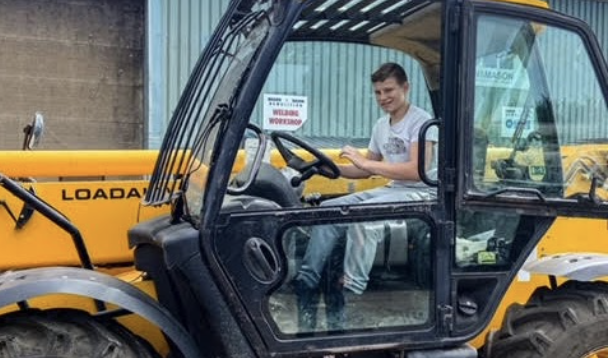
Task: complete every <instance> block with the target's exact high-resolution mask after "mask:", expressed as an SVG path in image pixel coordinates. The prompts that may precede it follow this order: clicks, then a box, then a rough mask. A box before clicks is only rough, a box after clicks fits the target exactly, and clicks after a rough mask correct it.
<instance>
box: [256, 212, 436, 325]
mask: <svg viewBox="0 0 608 358" xmlns="http://www.w3.org/2000/svg"><path fill="white" fill-rule="evenodd" d="M430 228H431V227H430V226H429V224H428V223H427V222H425V221H423V220H422V219H414V218H411V219H407V220H406V219H403V220H399V219H394V220H378V221H364V222H356V223H339V224H338V223H337V224H325V225H310V226H296V227H292V228H290V229H288V230H286V231H285V232H284V234H283V236H282V245H283V250H284V252H285V253H286V258H287V263H288V265H287V267H288V274H287V279H286V280H284V281H283V284H282V286H280V287H279V288H278V289H277V290H276V291H275V292H274V293H273V294H272V295H271V296H270V298H269V301H268V311H269V312H270V315H271V317H272V319H273V320H274V322H275V324H276V326H277V327H278V329H279V331H281V332H282V333H284V334H296V333H312V332H327V331H344V330H360V329H382V328H388V327H420V326H424V325H427V324H429V322H430V320H431V317H432V314H431V309H432V308H431V307H433V305H432V304H431V302H432V301H433V295H432V294H431V292H432V291H431V287H432V285H431V281H432V267H433V266H432V262H431V261H432V259H431V257H432V256H431V252H432V249H431V247H432V241H431V230H430ZM327 253H329V254H327ZM353 290H354V291H356V292H354V291H353Z"/></svg>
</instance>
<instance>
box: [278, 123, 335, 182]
mask: <svg viewBox="0 0 608 358" xmlns="http://www.w3.org/2000/svg"><path fill="white" fill-rule="evenodd" d="M270 138H272V141H273V142H274V144H275V146H276V147H277V150H278V151H279V153H280V154H281V156H282V157H283V159H284V160H285V162H286V163H287V166H288V167H290V168H292V169H295V170H297V171H298V172H300V174H301V175H302V176H301V177H300V178H298V179H296V178H293V179H296V180H295V181H294V180H293V179H292V185H294V186H298V185H299V184H300V182H302V181H304V180H306V179H308V178H310V177H311V176H313V175H315V174H319V175H322V176H324V177H326V178H329V179H336V178H338V177H339V176H340V169H338V166H337V165H336V164H335V163H334V162H333V161H332V160H331V159H329V157H328V156H327V155H325V154H323V152H321V151H320V150H318V149H316V148H313V147H312V146H311V145H310V144H308V143H306V142H304V141H302V140H301V139H298V138H296V137H294V136H292V135H291V134H288V133H285V132H272V133H270ZM284 142H287V143H291V144H295V145H296V146H298V147H300V148H302V149H304V150H305V151H307V152H308V153H310V154H312V156H313V157H314V159H313V160H312V161H309V162H307V161H305V160H304V159H302V157H300V156H298V155H297V154H295V153H294V152H293V151H291V150H290V149H289V148H287V147H286V146H285V144H284Z"/></svg>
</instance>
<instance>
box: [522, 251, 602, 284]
mask: <svg viewBox="0 0 608 358" xmlns="http://www.w3.org/2000/svg"><path fill="white" fill-rule="evenodd" d="M523 269H524V270H525V271H528V272H530V273H534V274H544V275H550V276H560V277H568V278H570V279H572V280H577V281H592V280H595V279H597V278H600V277H603V276H608V255H606V254H597V253H580V252H579V253H567V254H555V255H551V256H546V257H542V258H540V259H538V260H534V261H531V262H528V263H527V264H525V265H524V268H523Z"/></svg>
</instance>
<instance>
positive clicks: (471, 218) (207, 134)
mask: <svg viewBox="0 0 608 358" xmlns="http://www.w3.org/2000/svg"><path fill="white" fill-rule="evenodd" d="M302 41H320V42H322V44H323V46H333V45H337V46H340V45H343V43H349V44H352V45H353V46H355V47H356V48H357V49H359V50H361V51H362V50H363V49H365V48H366V47H367V46H379V47H383V48H386V49H387V51H391V56H392V55H394V54H401V55H402V56H409V57H410V58H413V59H415V60H416V61H418V63H419V64H420V68H421V70H422V72H423V73H424V78H425V80H426V83H425V85H426V86H427V87H428V90H429V96H430V100H431V103H432V109H433V112H434V115H435V117H436V118H437V119H436V120H433V121H430V122H428V123H427V124H426V125H425V126H424V127H423V129H422V130H421V136H420V138H419V140H418V143H419V144H420V145H424V144H425V133H427V131H428V130H430V129H431V128H433V127H437V128H438V130H439V136H440V141H439V143H438V145H437V161H438V174H437V175H438V176H437V179H434V178H433V177H431V176H430V175H429V174H428V173H427V172H426V171H425V169H426V165H425V164H426V163H425V161H426V159H425V158H424V157H421V158H419V162H420V168H419V175H420V178H421V180H423V181H424V182H426V183H427V184H428V185H431V186H436V187H437V192H438V198H437V200H434V201H429V202H398V203H387V204H386V205H374V206H364V205H362V206H350V207H318V206H317V205H316V204H317V203H318V202H319V201H320V200H323V199H324V198H325V197H327V196H331V194H330V193H329V191H331V190H332V188H334V187H333V186H331V184H330V183H332V181H331V179H327V180H326V181H325V182H324V183H328V184H327V188H325V189H326V190H327V192H325V193H324V194H323V195H321V196H314V195H313V196H306V197H305V198H304V200H300V198H299V197H298V195H297V191H296V190H295V188H296V187H299V185H300V184H301V183H303V182H307V181H308V180H310V181H312V180H317V179H318V178H319V177H326V178H333V177H336V175H337V174H338V173H337V172H336V168H335V165H334V161H333V160H331V159H330V158H329V157H328V156H327V155H326V154H325V153H324V152H322V151H320V150H318V149H316V147H315V146H312V145H310V144H308V143H307V142H306V141H303V140H301V139H299V138H298V137H295V136H293V135H291V134H289V133H285V132H280V131H276V132H272V133H271V136H270V137H271V139H272V141H273V142H274V144H275V145H276V146H277V149H278V152H279V153H280V155H281V156H282V157H283V158H284V161H285V163H287V165H288V166H289V167H290V168H292V169H294V170H296V171H298V174H297V175H296V176H293V177H291V178H290V179H289V180H287V177H286V176H285V175H283V174H281V173H280V172H278V171H277V170H276V168H275V167H274V166H272V165H268V163H267V162H265V161H264V154H265V147H266V142H267V138H266V135H265V134H264V132H263V131H262V130H260V129H259V127H258V126H257V125H256V123H260V122H262V123H265V122H264V119H259V118H255V116H254V115H253V114H254V113H257V112H255V110H254V107H255V106H256V103H259V102H257V101H258V98H261V93H262V92H263V88H264V84H265V81H266V79H267V78H269V77H270V74H272V66H273V65H274V64H275V63H278V62H277V61H276V60H277V57H278V56H279V53H280V52H281V51H287V52H288V55H290V54H291V55H292V56H291V57H289V56H288V57H287V58H288V59H289V60H290V61H294V62H295V61H296V60H299V59H301V58H303V59H302V61H308V62H307V63H306V64H307V65H301V63H297V65H300V66H301V67H300V68H304V69H305V71H304V70H303V73H304V74H306V73H309V71H315V69H317V68H318V67H321V66H323V63H322V61H317V60H318V59H316V58H315V56H314V54H304V56H295V55H294V54H298V51H297V45H298V44H299V43H301V42H302ZM558 55H559V56H558ZM290 64H292V63H290ZM491 64H492V65H491ZM293 68H298V67H297V66H294V67H293ZM565 72H574V73H575V75H576V77H577V78H578V79H580V83H583V84H584V88H581V89H580V90H579V91H580V92H581V93H583V92H584V95H585V96H588V98H592V99H593V100H589V101H581V100H580V99H579V98H575V99H573V101H572V102H567V101H566V102H564V100H563V97H562V96H560V94H561V93H562V92H560V91H562V90H564V89H565V88H567V87H568V85H571V84H570V83H568V82H566V81H565V78H566V76H564V73H565ZM328 80H332V79H328ZM334 80H336V81H337V79H334ZM299 84H301V83H299ZM607 86H608V69H607V68H606V63H605V61H604V59H603V58H602V55H601V52H600V50H599V46H598V44H597V41H596V39H595V38H594V36H593V34H592V33H591V31H590V30H589V28H588V26H587V25H586V24H584V23H583V22H581V21H579V20H576V19H573V18H570V17H567V16H564V15H561V14H558V13H555V12H552V11H550V10H547V9H546V4H544V3H541V2H538V3H536V2H532V3H531V4H530V3H528V4H521V3H505V2H493V1H472V0H465V1H462V0H443V1H417V0H414V1H403V2H387V1H377V2H372V3H370V2H360V1H282V2H278V1H266V0H259V1H255V0H242V1H233V2H231V4H230V6H229V8H228V10H227V12H226V14H225V16H224V17H223V19H222V20H221V22H220V24H219V25H218V27H217V30H216V32H215V34H214V36H213V37H212V38H211V39H210V41H209V44H208V45H207V47H206V49H205V51H204V52H203V54H202V55H201V58H200V60H199V62H198V64H197V66H196V67H195V69H194V72H193V75H192V77H191V79H190V81H189V83H188V85H187V86H186V88H185V91H184V93H183V95H182V97H181V100H180V102H179V104H178V106H177V108H176V110H175V112H174V115H173V118H172V120H171V123H170V126H169V128H168V130H167V135H166V136H165V139H164V142H163V145H162V148H161V150H160V153H159V157H158V159H157V162H156V165H155V168H154V172H153V174H152V176H151V178H150V184H149V187H148V189H147V191H146V193H145V199H144V201H145V203H146V204H147V205H150V206H161V205H170V206H171V212H170V213H169V214H167V215H163V216H159V217H157V218H154V219H151V220H149V221H144V222H141V223H140V224H138V225H136V226H134V227H132V228H131V229H130V230H129V233H128V242H129V247H131V248H133V249H134V262H135V267H136V268H137V270H138V272H135V273H123V274H121V276H112V275H109V274H106V273H100V272H97V271H95V270H92V268H93V264H92V262H91V260H90V257H89V255H88V250H87V248H86V245H85V241H83V239H82V236H81V235H80V233H79V231H78V230H77V228H76V227H75V226H74V225H73V224H72V223H71V222H70V221H69V220H67V218H66V217H65V216H63V215H61V214H60V213H59V212H58V211H57V210H55V209H53V208H52V207H50V206H49V205H48V204H46V203H45V202H44V201H42V200H40V199H39V198H38V197H37V196H36V195H33V194H32V193H31V192H29V191H27V190H25V189H23V187H22V186H21V185H19V184H18V183H16V182H15V181H13V180H11V179H9V178H8V177H5V176H0V183H1V184H2V186H3V188H4V189H5V190H7V191H9V192H10V193H12V194H13V195H15V196H16V197H17V198H19V199H20V200H22V201H24V202H26V203H27V204H28V205H29V206H30V207H31V208H33V209H34V210H36V211H37V213H36V214H40V215H41V216H44V217H46V218H48V219H50V220H51V221H52V222H54V223H55V224H56V225H57V226H58V227H60V228H61V229H63V230H65V231H66V232H67V233H69V235H70V236H71V237H72V238H73V242H74V246H75V248H76V250H75V251H76V252H78V257H79V259H80V261H81V262H82V266H83V268H74V267H44V268H33V269H24V270H15V271H10V272H7V273H5V274H3V275H2V276H0V306H2V307H5V312H7V313H4V314H3V315H2V316H0V356H7V357H31V356H40V357H56V356H62V357H73V356H74V357H75V356H79V357H82V356H91V357H95V356H98V357H103V356H112V355H113V356H120V357H131V356H133V357H154V356H158V354H159V353H160V354H169V355H170V356H172V357H179V356H184V357H207V356H208V357H269V356H289V357H291V356H308V357H316V356H319V357H321V356H328V355H336V356H338V355H344V356H351V357H359V356H360V357H386V356H390V357H395V356H397V357H399V356H402V357H403V356H407V357H478V356H481V357H488V358H496V357H550V356H552V357H559V358H562V357H568V358H570V357H572V358H574V357H577V358H578V357H581V358H582V357H601V356H602V355H605V354H606V349H607V348H606V347H608V343H607V342H606V336H607V334H606V333H607V332H606V330H607V329H608V328H606V327H608V326H607V325H606V324H605V323H606V322H605V321H606V320H607V319H608V309H607V303H606V302H608V301H607V298H608V290H607V288H606V284H605V283H603V282H601V281H596V280H597V279H599V278H602V277H603V276H606V275H607V274H608V268H607V265H606V263H608V261H607V257H606V256H605V255H601V254H598V253H589V254H580V253H579V254H576V255H574V254H572V255H567V254H565V255H559V256H551V257H543V258H541V259H539V260H534V259H532V260H531V261H532V262H529V263H527V264H526V266H525V268H526V270H527V271H528V272H531V273H540V274H543V275H544V277H545V280H547V282H548V286H547V287H543V288H539V289H538V290H536V291H535V292H534V293H533V294H532V295H531V297H530V299H529V302H527V303H526V304H524V305H518V304H515V305H513V306H512V307H511V308H510V309H509V310H508V312H507V314H506V317H505V318H504V324H503V326H502V328H501V329H500V330H497V331H495V332H493V333H490V334H488V337H487V339H486V340H485V342H484V344H483V347H473V346H472V345H470V344H469V343H468V342H470V341H471V340H472V339H473V338H475V337H477V336H479V335H480V334H481V333H482V332H483V331H484V329H485V328H486V327H488V326H489V323H490V320H491V319H492V317H493V316H494V314H495V312H496V311H497V308H498V306H499V304H500V302H501V300H502V299H503V297H505V294H506V292H507V290H508V289H509V287H510V285H511V283H512V282H513V280H514V279H515V277H516V276H517V275H518V273H519V274H521V272H520V269H521V268H522V267H523V266H524V264H525V263H526V260H527V259H528V258H529V257H532V258H534V255H531V254H532V253H533V252H534V250H535V249H537V248H538V243H539V241H540V240H541V239H542V238H543V236H545V235H546V234H547V233H548V232H549V233H550V231H549V230H553V229H552V228H553V226H552V225H554V224H557V218H558V217H562V218H566V219H567V218H588V219H593V218H597V219H605V218H606V217H608V210H607V208H608V206H607V205H606V202H605V199H604V198H605V197H606V188H605V182H606V178H607V177H608V176H607V175H608V171H607V168H606V157H605V153H606V149H608V148H607V147H606V146H605V144H606V143H605V142H606V141H608V136H607V135H606V133H605V131H606V129H605V127H606V126H604V124H603V122H602V120H603V119H604V118H606V98H607V96H608V87H607ZM302 88H304V86H302ZM292 94H293V93H289V95H292ZM295 94H297V95H299V97H302V95H304V96H306V95H307V94H306V93H299V92H297V91H296V92H295ZM299 97H298V98H296V97H295V96H294V97H287V96H286V97H283V98H281V100H280V101H279V100H277V101H275V102H281V103H284V101H283V99H285V100H286V102H287V103H288V104H290V105H297V104H302V102H297V101H299V100H301V98H299ZM363 97H365V94H364V90H363V89H362V90H361V98H355V99H353V100H363ZM262 98H263V97H262ZM277 98H278V97H277ZM311 98H312V97H311ZM368 100H369V99H368ZM261 101H262V102H263V101H264V99H262V100H261ZM274 105H275V106H276V103H275V104H274ZM307 105H310V106H312V107H314V106H320V107H319V108H323V106H324V105H326V104H324V103H323V102H322V101H321V102H315V103H313V101H312V100H311V101H310V103H308V104H307ZM275 108H277V109H285V108H288V107H287V106H285V107H275ZM311 112H312V111H309V113H311ZM276 113H277V114H278V116H280V117H281V118H282V119H280V120H279V121H278V122H280V124H286V125H291V124H297V125H299V124H302V122H304V121H299V119H300V118H298V117H297V115H296V116H295V118H294V117H293V116H292V114H296V111H293V112H292V111H290V110H285V111H284V112H282V111H277V112H276ZM269 119H271V118H269ZM335 120H338V118H336V119H335ZM269 123H270V121H269ZM344 123H346V122H344ZM275 124H276V121H275ZM246 133H247V134H246ZM244 138H247V139H249V140H253V142H254V146H253V147H254V150H252V151H249V152H248V153H247V155H245V153H244V152H245V151H244V150H243V140H244ZM295 147H299V150H295V149H294V148H295ZM303 153H305V154H303ZM419 153H424V150H420V151H419ZM250 154H251V155H250ZM244 157H245V158H244ZM245 160H246V164H244V161H245ZM235 172H236V175H235V174H234V173H235ZM321 180H323V179H321ZM354 190H357V188H355V187H353V186H347V187H346V191H347V192H348V191H354ZM343 192H344V190H340V189H337V190H336V191H335V192H334V194H341V193H343ZM560 220H561V219H560ZM593 222H600V221H599V220H598V221H593ZM361 223H365V224H367V225H368V226H369V227H372V228H374V230H376V229H378V228H379V229H381V230H383V232H384V235H383V240H381V241H379V242H378V250H377V251H378V254H377V258H378V260H377V261H378V264H377V265H376V266H377V267H375V268H374V270H375V271H374V272H372V279H371V282H370V285H369V287H368V289H367V290H366V291H365V292H364V293H363V294H362V295H360V296H358V297H357V298H356V299H355V300H354V301H353V302H352V305H351V306H349V307H348V312H349V320H348V321H347V324H346V326H345V327H344V328H343V329H340V330H332V329H331V327H329V326H328V325H327V324H326V322H324V317H323V314H322V312H320V313H319V317H318V325H317V326H316V327H315V328H314V329H312V330H308V331H302V330H301V329H300V327H298V325H297V312H296V310H295V293H294V292H293V290H292V289H291V286H290V279H291V278H292V277H293V274H294V273H295V270H297V267H298V265H299V263H300V261H301V258H302V254H303V252H302V251H303V250H302V248H303V247H305V246H306V242H307V240H308V233H309V231H310V230H311V228H312V227H313V226H315V225H328V224H341V225H347V226H348V225H354V224H361ZM328 270H329V271H332V270H333V266H331V267H328ZM334 273H335V272H334ZM127 276H128V277H130V278H129V279H127V278H126V277H127ZM331 276H332V272H329V273H328V277H331ZM558 276H559V277H561V278H560V279H558V278H557V277H558ZM134 277H135V279H134ZM564 278H566V279H567V280H566V279H564ZM564 280H566V281H565V282H564ZM328 284H329V285H331V280H330V281H328ZM58 294H60V295H71V296H79V297H85V298H88V299H92V301H87V302H88V304H87V305H82V306H81V305H79V304H80V301H78V303H75V302H73V301H72V300H65V301H63V302H62V303H57V304H55V303H48V302H50V301H48V300H47V299H46V296H47V295H53V296H56V295H58ZM155 298H156V299H157V300H155ZM42 299H44V300H46V301H45V302H46V303H45V304H44V305H37V302H40V300H42ZM349 304H351V303H349ZM323 305H329V303H323V302H319V307H320V308H322V307H323ZM38 307H41V308H38ZM9 311H10V312H9ZM130 316H139V317H141V318H143V319H145V320H147V321H149V322H151V323H152V324H153V325H156V326H157V327H158V328H159V329H160V330H161V331H162V332H163V334H164V336H165V337H166V338H167V341H168V345H167V346H163V342H161V341H162V337H157V339H158V341H155V340H153V338H149V337H151V336H152V335H147V334H146V333H145V332H143V328H142V327H143V326H142V325H139V323H137V324H130V323H128V322H125V320H126V319H128V318H130ZM117 319H118V321H117ZM123 323H124V324H123ZM126 327H128V328H129V329H127V328H126Z"/></svg>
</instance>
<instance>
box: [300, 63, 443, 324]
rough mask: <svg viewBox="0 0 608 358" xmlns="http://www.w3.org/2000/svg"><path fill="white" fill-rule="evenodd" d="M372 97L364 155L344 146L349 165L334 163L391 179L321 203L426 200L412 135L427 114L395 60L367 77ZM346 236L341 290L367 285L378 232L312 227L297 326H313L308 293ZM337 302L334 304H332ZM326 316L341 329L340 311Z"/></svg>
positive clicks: (430, 194) (432, 137) (355, 173)
mask: <svg viewBox="0 0 608 358" xmlns="http://www.w3.org/2000/svg"><path fill="white" fill-rule="evenodd" d="M371 80H372V84H373V87H374V93H375V96H376V101H377V103H378V105H379V106H380V107H381V108H382V110H383V111H384V112H385V113H386V114H387V115H386V116H384V117H382V118H380V119H378V120H377V122H376V124H375V125H374V127H373V130H372V137H371V140H370V143H369V146H368V151H367V154H366V155H365V156H364V155H362V154H361V153H360V152H359V151H358V150H357V149H355V148H353V147H350V146H345V147H344V148H343V149H342V153H341V156H342V157H344V158H346V159H348V160H349V161H350V164H348V165H340V166H339V168H340V175H341V176H343V177H345V178H350V179H362V178H367V177H369V176H371V175H379V176H383V177H385V178H387V179H391V182H390V183H389V184H388V185H387V186H385V187H381V188H376V189H372V190H367V191H364V192H360V193H354V194H350V195H346V196H343V197H340V198H336V199H332V200H327V201H324V202H323V203H322V204H321V205H322V206H346V205H353V204H369V203H386V202H403V201H419V200H429V199H433V198H435V197H436V193H435V190H434V189H432V188H429V187H428V186H426V185H425V184H424V183H422V182H420V178H419V176H418V143H417V142H418V133H419V131H420V127H421V126H422V125H423V124H424V123H425V122H426V121H427V120H429V119H431V116H430V115H429V114H428V113H427V112H425V111H424V110H422V109H420V108H418V107H416V106H414V105H412V104H411V103H410V102H409V101H408V94H409V89H410V87H409V83H408V78H407V74H406V73H405V71H404V69H403V68H402V67H401V66H400V65H398V64H395V63H385V64H383V65H382V66H380V68H378V70H376V71H375V72H374V73H373V74H372V76H371ZM426 140H427V143H426V154H425V155H427V158H429V160H427V161H426V162H427V163H430V156H431V153H432V148H433V142H436V141H437V136H436V133H435V132H431V131H429V134H428V135H427V137H426ZM344 237H346V238H347V239H346V240H347V242H346V250H345V255H344V277H343V289H344V290H349V291H351V292H353V293H356V294H361V293H362V292H363V291H364V290H365V288H366V287H367V281H368V280H369V271H370V270H371V268H372V265H373V262H374V257H375V254H376V246H377V243H378V238H377V237H378V235H377V234H375V233H373V232H370V230H366V228H365V224H356V225H323V226H315V227H313V230H312V232H311V237H310V241H309V243H308V247H307V249H306V254H305V255H304V258H303V260H302V265H301V268H300V270H299V272H298V274H297V275H296V278H295V281H294V286H295V289H296V294H297V295H298V308H299V320H300V328H301V329H305V330H306V329H313V328H314V323H315V319H314V315H315V314H316V310H315V309H314V307H312V306H313V303H314V300H315V298H314V292H315V291H316V290H317V286H318V285H319V282H320V280H321V276H322V273H323V269H324V267H325V265H326V263H327V261H328V259H329V258H330V256H331V255H332V251H333V250H334V248H335V247H336V246H338V245H339V244H344V243H343V242H342V243H341V242H340V240H344V239H343V238H344ZM338 306H339V305H338ZM334 314H335V316H334V317H330V315H328V325H329V329H330V330H332V329H342V323H343V322H342V321H343V317H341V315H342V313H341V312H334Z"/></svg>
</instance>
